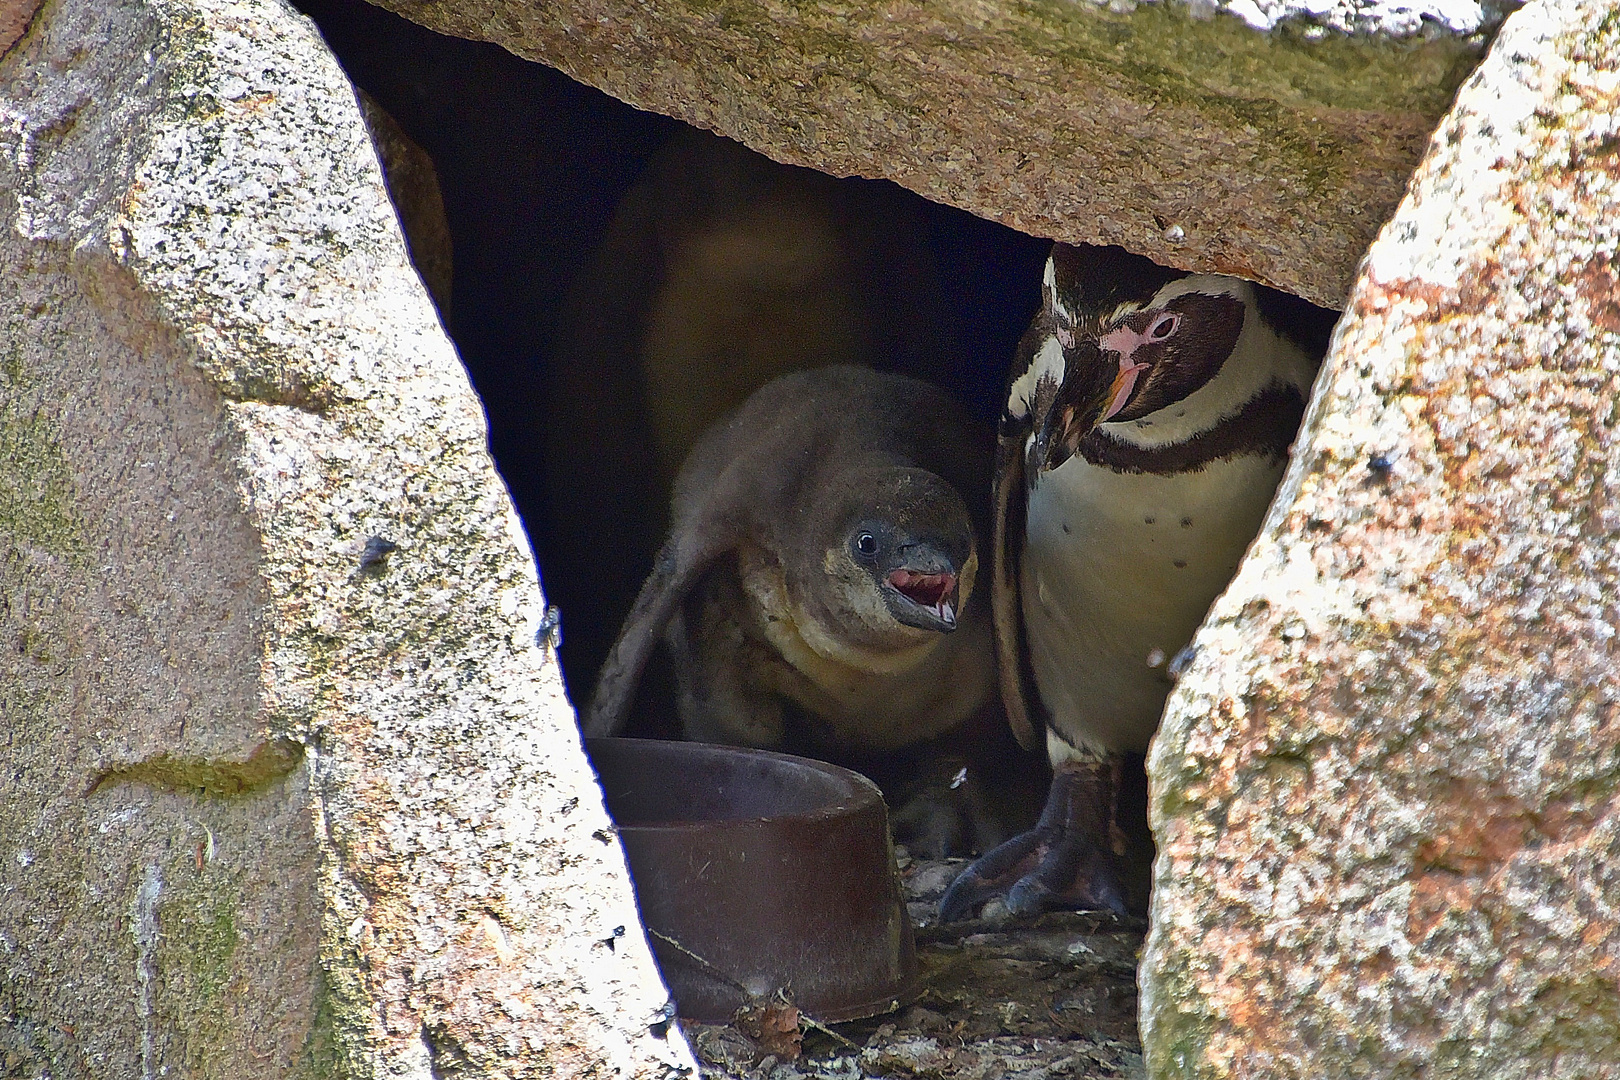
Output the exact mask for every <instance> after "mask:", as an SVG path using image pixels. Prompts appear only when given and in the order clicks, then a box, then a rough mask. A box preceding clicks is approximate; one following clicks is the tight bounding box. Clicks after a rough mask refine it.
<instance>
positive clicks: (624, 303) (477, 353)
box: [297, 0, 1047, 733]
mask: <svg viewBox="0 0 1620 1080" xmlns="http://www.w3.org/2000/svg"><path fill="white" fill-rule="evenodd" d="M297 6H298V7H299V8H300V9H301V10H302V11H303V12H304V13H305V14H306V15H309V16H310V17H311V18H312V19H313V20H314V21H315V22H316V24H317V25H318V27H319V29H320V30H321V33H322V34H323V36H324V37H325V38H326V40H327V42H328V44H329V45H330V46H331V48H332V50H333V51H334V53H335V54H336V55H337V57H338V58H339V60H340V62H341V63H342V64H343V66H344V68H345V70H346V71H347V73H348V74H349V76H350V77H351V78H352V79H353V80H354V82H355V84H356V85H357V86H359V87H360V88H361V89H363V90H365V91H366V92H367V93H369V94H370V95H371V96H372V97H373V98H374V99H375V100H376V101H377V102H378V103H379V104H380V105H381V106H382V107H383V108H384V109H385V110H386V111H387V112H388V113H390V114H391V115H392V116H393V118H394V119H395V120H396V121H397V122H398V124H399V125H400V127H401V128H402V129H403V130H404V131H405V133H406V134H407V135H409V136H410V138H411V139H413V140H414V141H415V142H417V143H418V144H419V145H420V146H421V147H422V148H423V149H424V150H425V151H426V152H427V153H428V155H429V156H430V157H431V158H432V159H433V162H434V165H435V167H436V170H437V172H438V180H439V185H440V188H441V191H442V193H443V198H444V208H445V215H446V217H447V219H448V223H449V228H450V234H451V238H452V245H453V259H454V285H453V295H454V301H453V303H452V305H451V307H452V311H451V318H450V321H449V326H448V329H449V331H450V334H451V337H452V338H453V339H454V341H455V343H456V345H457V348H458V349H459V351H460V353H461V358H462V361H463V362H464V363H465V365H466V367H467V371H468V373H469V375H470V376H471V378H472V382H473V385H474V387H475V388H476V389H477V390H478V392H479V394H480V396H481V397H482V399H483V401H484V406H485V410H486V412H487V415H488V418H489V427H490V446H491V450H492V452H493V454H494V457H495V460H496V463H497V466H498V468H499V469H500V472H501V474H502V476H503V477H504V479H505V481H506V483H507V486H508V487H509V488H510V490H511V493H512V497H513V499H514V501H515V502H516V504H517V507H518V510H519V513H520V514H521V515H522V518H523V521H524V523H525V526H526V527H527V529H528V532H529V536H530V540H531V542H532V543H533V545H534V548H535V553H536V556H537V558H538V560H539V563H540V566H541V569H542V575H543V578H544V585H545V589H546V595H547V598H548V600H550V601H551V602H553V603H555V604H557V605H558V607H559V608H560V609H561V611H562V612H563V627H564V634H563V646H562V661H563V670H564V676H565V678H566V680H567V684H568V687H569V692H570V697H571V698H572V699H573V700H574V701H575V702H576V704H583V703H584V702H585V701H587V700H589V697H590V692H591V687H592V684H593V682H594V680H595V676H596V670H597V668H598V667H599V666H600V664H601V662H602V659H603V657H604V656H605V655H606V652H607V650H608V648H609V647H610V646H611V644H612V642H613V639H614V636H615V635H616V633H617V631H618V628H619V625H620V623H621V622H622V620H623V617H624V615H625V613H626V611H628V609H629V605H630V603H631V601H632V600H633V599H634V595H635V590H636V589H637V588H638V587H639V585H640V583H641V581H642V579H643V578H644V577H645V576H646V574H647V571H648V570H649V568H650V566H651V561H652V556H653V554H654V552H655V551H656V545H657V544H658V542H659V540H660V539H661V533H662V529H663V522H664V516H665V509H666V508H665V507H664V505H663V502H664V500H665V499H667V494H665V485H666V484H667V478H665V477H664V476H661V475H660V469H662V470H663V472H664V473H667V472H668V471H669V467H668V465H667V463H666V464H663V465H662V466H661V465H660V463H659V462H658V461H657V454H656V449H655V448H654V447H653V446H652V445H651V441H650V439H649V436H648V432H647V426H648V425H647V423H646V422H645V421H644V420H643V419H642V418H640V417H639V416H638V415H637V412H638V411H639V410H644V409H645V402H644V401H641V400H637V399H638V398H639V395H640V387H639V386H638V385H636V382H635V380H634V379H633V378H631V377H629V376H631V375H632V374H633V373H632V372H630V371H629V369H628V365H629V364H631V363H633V362H634V356H633V355H624V354H628V353H630V352H631V351H632V350H633V349H634V346H635V342H636V340H637V338H638V336H639V335H641V334H644V333H646V329H645V325H644V324H645V322H646V321H647V319H648V317H649V314H648V312H647V310H646V305H645V303H639V300H638V298H636V297H630V298H628V299H627V298H626V297H625V296H624V295H622V292H623V289H624V288H626V287H628V288H632V289H642V290H646V289H647V288H648V287H649V281H650V278H649V274H655V273H656V268H655V267H651V266H633V267H630V268H629V272H628V274H623V273H620V274H617V275H616V276H612V275H610V276H609V278H608V279H607V280H606V285H607V286H610V287H611V288H612V290H613V291H614V295H610V296H606V297H603V304H602V305H601V306H598V305H596V304H595V303H594V301H593V298H591V297H590V296H589V289H590V288H591V287H592V286H593V285H596V286H598V287H600V286H601V285H602V284H603V282H602V281H600V280H599V281H596V282H592V281H590V280H587V279H588V278H590V277H591V274H592V269H593V260H595V261H596V262H598V263H600V262H601V261H602V256H601V254H600V252H601V249H602V247H603V245H604V243H606V242H611V239H610V236H609V234H610V232H611V231H612V230H613V223H614V220H615V212H616V210H618V209H619V208H620V205H621V203H622V202H623V201H624V200H625V198H626V196H627V195H632V194H633V193H634V192H635V191H636V189H637V185H638V181H639V180H640V179H641V178H642V177H643V174H644V172H645V170H646V169H647V167H648V163H649V161H652V160H653V159H654V158H655V156H656V155H658V154H659V153H660V148H667V147H669V146H670V145H671V143H672V141H676V142H678V141H679V140H681V139H683V138H684V139H687V140H688V141H691V140H693V139H694V138H696V140H697V142H698V144H699V152H700V153H707V151H705V150H703V148H702V146H701V143H702V138H701V137H694V136H692V135H690V134H688V133H690V132H691V131H692V130H693V129H691V128H688V127H687V126H686V125H684V124H682V123H680V122H679V121H676V120H672V119H670V118H668V117H663V116H659V115H656V114H652V113H647V112H643V111H641V110H638V109H635V108H633V107H631V106H629V105H626V104H624V103H622V102H619V101H617V100H615V99H613V98H610V97H608V96H607V95H605V94H602V93H600V92H599V91H597V90H594V89H592V88H590V87H587V86H584V85H581V84H580V83H577V82H575V81H573V80H572V79H570V78H568V77H567V76H566V75H563V74H561V73H560V72H557V71H555V70H552V69H550V68H547V67H545V66H543V65H540V64H536V63H531V62H528V61H525V60H522V59H520V58H518V57H516V56H514V55H512V54H511V53H508V52H506V51H505V50H504V49H502V48H500V47H499V46H496V45H492V44H487V43H482V42H474V41H468V40H463V39H459V38H452V37H446V36H443V35H440V34H436V33H434V32H432V31H430V30H427V29H424V28H422V27H420V26H417V25H416V24H414V23H411V22H409V21H407V20H405V19H403V18H400V17H398V16H396V15H393V14H391V13H389V12H386V11H383V10H381V9H379V8H376V7H373V6H371V5H369V4H367V3H364V2H363V0H298V4H297ZM714 141H715V142H716V143H719V142H721V141H722V140H719V139H718V138H717V137H714ZM733 146H734V144H727V148H726V149H724V150H722V151H721V157H722V158H723V159H724V160H722V162H721V164H720V165H719V166H717V167H718V168H721V169H725V168H733V169H735V168H741V169H742V170H743V171H745V172H747V173H748V174H749V176H748V177H747V178H746V179H745V181H744V182H745V183H753V184H756V185H758V184H760V183H777V182H779V179H778V178H779V177H786V178H787V179H785V180H781V181H780V182H782V183H786V184H789V185H794V184H798V185H799V186H801V187H802V186H803V183H802V181H803V178H802V177H801V178H799V179H795V177H794V174H809V177H811V178H813V179H811V180H810V185H811V189H812V190H811V194H810V196H809V197H810V198H812V199H819V200H823V201H826V202H829V203H830V204H832V205H833V207H834V208H833V211H832V212H833V213H834V214H835V215H837V217H838V222H837V227H840V228H846V229H848V228H855V229H865V228H868V227H869V225H868V223H867V222H863V221H862V220H861V219H862V218H863V215H865V216H866V217H868V218H869V217H872V216H882V217H885V218H891V219H893V220H888V221H882V222H879V223H878V225H877V227H876V228H875V229H874V230H873V231H872V233H871V235H869V236H868V235H863V236H861V237H860V238H859V240H858V243H859V245H860V246H861V251H860V258H861V259H862V260H863V262H862V266H861V271H862V272H863V273H865V274H867V275H868V276H869V280H870V281H875V282H876V283H877V284H876V285H874V286H873V288H874V289H875V291H876V292H878V293H883V292H884V291H885V290H889V289H890V286H889V285H888V284H885V280H886V279H898V278H902V277H904V278H908V279H922V280H921V282H920V286H921V287H920V288H919V287H918V285H919V282H918V281H917V280H908V281H906V282H895V283H894V285H895V287H894V288H893V290H892V292H894V293H895V294H896V295H899V294H905V295H904V301H905V303H909V305H910V309H908V310H909V311H910V315H911V317H910V318H909V321H905V320H895V322H896V325H893V326H887V327H884V326H879V327H877V328H876V329H875V331H874V332H872V333H870V334H868V335H867V337H868V338H869V340H868V341H867V342H866V344H865V348H864V351H863V353H862V359H864V360H867V361H868V362H870V363H871V365H872V366H874V367H879V368H888V369H890V370H896V371H901V372H903V373H906V374H911V375H916V376H919V377H923V378H926V379H928V380H930V381H932V382H935V383H937V384H939V385H941V386H943V387H945V388H946V389H947V390H949V391H950V392H952V393H953V394H955V395H957V396H959V397H960V398H961V399H963V400H964V401H965V402H966V403H967V404H968V405H969V406H970V408H971V409H972V411H973V412H974V414H975V415H977V416H978V417H980V418H981V419H983V420H985V421H986V422H990V421H993V419H994V417H995V415H996V411H997V409H998V407H999V400H1000V396H1001V393H1002V390H1003V386H1004V380H1005V373H1006V369H1007V365H1008V363H1009V362H1010V359H1011V356H1012V352H1013V348H1014V346H1015V344H1016V342H1017V340H1018V336H1019V335H1020V334H1021V333H1022V332H1023V330H1024V328H1025V326H1027V324H1028V321H1029V317H1030V314H1031V312H1032V311H1033V310H1034V309H1035V307H1036V306H1037V305H1038V303H1039V285H1040V269H1041V264H1042V262H1043V260H1044V259H1045V255H1046V249H1047V242H1046V241H1043V240H1038V239H1035V238H1033V237H1029V236H1026V235H1024V234H1021V233H1018V232H1015V231H1014V230H1011V229H1008V228H1006V227H1004V226H1001V225H997V224H995V223H993V222H989V221H985V220H983V219H980V218H977V217H974V216H973V215H971V214H967V213H965V212H962V211H959V210H955V209H952V208H950V207H945V206H941V205H938V204H936V203H931V202H928V201H927V200H925V199H923V198H921V197H920V196H916V195H913V194H912V193H910V192H906V191H904V190H902V189H900V188H898V187H897V186H895V185H893V184H890V183H888V182H886V181H869V180H860V179H846V180H836V181H833V180H830V179H827V178H824V177H822V176H821V174H814V173H810V171H809V170H802V169H796V168H793V167H790V166H782V165H777V164H775V163H770V162H768V161H767V160H766V159H764V158H761V157H758V156H757V155H754V154H752V152H749V151H738V150H733V149H731V147H733ZM680 154H681V151H680V150H677V151H675V155H676V157H677V158H679V156H680ZM664 156H665V158H668V157H669V152H668V151H667V150H666V151H665V152H664ZM733 157H740V158H744V159H757V160H748V161H745V162H744V163H743V164H742V165H740V166H739V165H737V163H736V162H735V161H733V160H731V159H732V158H733ZM678 165H679V162H678V161H677V163H676V167H678ZM666 171H667V168H666ZM761 177H764V178H765V179H764V180H762V179H760V178H761ZM823 184H824V185H825V190H824V189H823ZM642 187H643V188H645V187H646V184H645V183H643V184H642ZM684 194H685V195H686V196H692V197H694V198H701V193H698V194H697V195H695V196H693V195H692V193H691V192H686V193H684ZM666 216H667V214H666ZM852 221H854V222H856V224H854V225H851V224H850V223H851V222H852ZM621 231H622V230H621ZM786 242H789V243H791V242H793V238H792V237H789V238H788V240H787V241H786ZM629 247H630V248H631V249H632V254H639V252H636V251H634V244H633V243H632V244H630V245H629ZM654 258H656V253H654ZM619 269H621V270H622V269H624V268H622V267H621V268H619ZM597 277H598V278H599V279H600V278H601V277H602V275H601V274H597ZM582 294H584V295H582ZM919 294H925V295H919ZM638 303H639V306H638ZM882 303H883V301H879V302H877V303H874V304H873V305H872V306H874V307H880V306H881V304H882ZM900 306H904V304H902V305H900ZM603 307H606V308H609V309H610V310H607V311H604V310H602V308H603ZM924 310H925V311H926V315H927V317H926V318H921V317H919V316H918V312H920V311H924ZM581 311H584V312H585V315H583V316H581V315H580V314H579V313H580V312H581ZM621 315H622V316H623V318H622V319H620V320H619V323H620V325H615V317H616V316H621ZM593 319H594V320H595V322H594V323H591V320H593ZM582 321H583V322H585V323H589V324H590V329H591V331H592V332H593V333H595V332H597V331H598V330H599V329H601V328H602V327H603V326H604V325H605V327H606V329H605V330H603V331H602V332H604V333H613V334H617V335H619V338H618V342H617V344H618V345H622V346H623V353H621V352H620V350H619V349H618V348H617V347H615V348H604V349H597V350H596V355H595V356H594V357H593V358H592V359H593V362H594V363H595V364H597V365H598V367H599V368H600V367H603V366H605V367H606V369H608V370H606V373H605V379H606V380H607V381H608V382H609V383H610V386H609V385H587V386H585V387H584V390H585V394H586V396H587V397H591V398H594V400H591V401H588V402H579V401H571V400H566V399H567V398H568V397H571V396H573V394H574V393H575V392H576V391H577V390H578V386H577V383H578V379H576V385H575V386H569V385H568V373H567V372H566V371H563V370H559V368H560V365H564V364H566V363H567V359H568V358H567V357H566V356H565V355H564V354H565V353H567V352H568V350H569V348H570V344H569V343H570V339H571V338H575V339H577V338H578V336H579V334H580V329H579V327H580V325H581V323H582ZM869 321H870V320H869ZM637 322H639V323H642V324H643V325H642V326H636V325H622V324H623V323H631V324H634V323H637ZM900 323H904V325H900ZM919 325H923V326H926V329H927V331H928V333H929V334H931V337H930V339H929V340H928V341H926V342H922V341H914V340H907V333H908V332H911V331H915V329H916V327H918V326H919ZM913 336H915V335H914V334H913ZM619 355H624V360H625V365H624V366H623V367H620V366H619V365H617V364H616V363H615V362H614V359H615V357H617V356H619ZM615 368H617V370H613V369H615ZM767 377H768V376H767ZM586 381H587V382H589V381H590V380H586ZM759 381H761V382H763V381H764V379H763V378H761V379H760V380H759ZM559 399H563V400H559ZM621 399H628V400H621ZM604 413H611V414H613V415H612V416H610V417H609V418H608V420H607V421H606V422H604V420H603V414H604ZM659 684H660V680H659V673H658V671H657V670H656V668H655V669H654V670H653V671H651V672H649V681H648V687H649V690H648V692H647V693H645V694H643V696H642V699H641V700H642V702H643V705H642V708H641V712H642V713H644V714H646V716H647V719H646V720H645V721H643V722H642V723H640V724H638V728H639V729H640V730H642V731H645V732H647V733H655V732H656V733H662V732H664V731H667V730H668V727H669V724H670V722H671V720H670V717H669V715H668V714H667V713H665V712H663V711H662V710H660V709H659V708H658V706H657V705H656V704H655V702H656V701H657V700H660V699H663V698H667V694H660V693H659V692H658V691H657V690H656V689H655V688H656V687H657V686H658V685H659Z"/></svg>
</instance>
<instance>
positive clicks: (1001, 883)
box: [939, 763, 1127, 922]
mask: <svg viewBox="0 0 1620 1080" xmlns="http://www.w3.org/2000/svg"><path fill="white" fill-rule="evenodd" d="M1099 765H1100V766H1101V767H1100V768H1093V767H1087V766H1079V767H1075V766H1073V765H1065V766H1062V767H1060V768H1059V769H1058V771H1057V774H1056V775H1055V776H1054V777H1053V778H1052V789H1051V792H1050V793H1049V794H1048V796H1047V800H1046V809H1045V811H1044V812H1043V813H1042V814H1041V820H1040V822H1039V823H1038V824H1037V825H1036V826H1035V827H1034V828H1033V829H1031V830H1029V831H1028V832H1025V833H1020V834H1019V835H1017V836H1015V837H1013V838H1012V839H1011V840H1008V841H1007V842H1006V843H1004V844H1001V845H1000V846H998V847H996V848H993V849H991V850H990V851H988V852H986V853H985V854H984V855H982V856H980V857H979V858H978V859H976V860H975V861H974V862H973V863H972V864H970V865H969V866H968V868H967V869H965V870H963V871H962V872H961V873H960V874H959V875H957V878H956V880H955V881H953V882H951V885H950V888H948V889H946V890H945V895H944V896H943V897H942V898H941V899H940V902H939V919H940V922H957V921H959V920H961V919H965V918H968V917H969V916H971V915H972V914H973V913H974V912H975V911H977V910H978V909H979V907H980V906H982V905H983V904H984V903H985V902H986V901H987V900H990V899H992V898H994V897H997V896H1002V897H1004V898H1005V900H1006V904H1007V910H1009V911H1011V912H1012V913H1013V914H1015V915H1035V914H1039V913H1040V912H1042V911H1054V910H1071V911H1111V912H1113V913H1114V914H1116V915H1125V914H1127V910H1126V906H1125V895H1124V888H1123V886H1122V883H1121V877H1120V867H1119V861H1118V859H1117V857H1116V855H1115V853H1114V850H1113V846H1112V844H1111V842H1110V841H1111V839H1112V837H1111V831H1112V806H1113V796H1114V789H1115V787H1116V786H1117V779H1116V778H1115V776H1114V770H1113V768H1112V767H1111V765H1110V764H1109V763H1099ZM1105 807H1106V809H1105Z"/></svg>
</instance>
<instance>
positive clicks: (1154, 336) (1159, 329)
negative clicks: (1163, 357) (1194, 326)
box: [1147, 311, 1181, 341]
mask: <svg viewBox="0 0 1620 1080" xmlns="http://www.w3.org/2000/svg"><path fill="white" fill-rule="evenodd" d="M1180 325H1181V316H1180V315H1178V314H1176V313H1175V312H1173V311H1171V312H1166V313H1165V314H1163V315H1160V316H1159V317H1158V318H1157V319H1155V320H1154V321H1153V325H1152V326H1150V327H1148V332H1147V336H1148V340H1149V341H1163V340H1164V339H1165V338H1167V337H1169V336H1170V335H1171V334H1173V333H1175V332H1176V328H1177V327H1178V326H1180Z"/></svg>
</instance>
